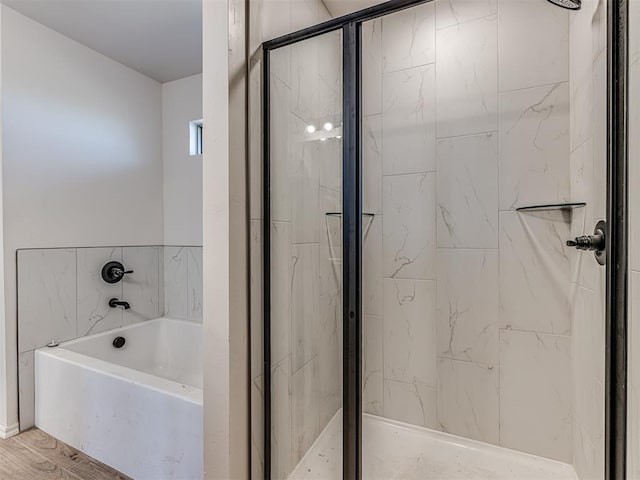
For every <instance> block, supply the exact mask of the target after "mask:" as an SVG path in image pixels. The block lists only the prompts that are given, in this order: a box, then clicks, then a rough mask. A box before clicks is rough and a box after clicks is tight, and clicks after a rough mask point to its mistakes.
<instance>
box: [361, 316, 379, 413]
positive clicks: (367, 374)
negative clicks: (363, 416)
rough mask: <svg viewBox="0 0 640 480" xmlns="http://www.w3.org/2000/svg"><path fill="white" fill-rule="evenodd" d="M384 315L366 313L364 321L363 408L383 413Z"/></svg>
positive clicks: (367, 410)
mask: <svg viewBox="0 0 640 480" xmlns="http://www.w3.org/2000/svg"><path fill="white" fill-rule="evenodd" d="M382 335H383V333H382V317H379V316H376V315H365V316H364V317H363V322H362V409H363V411H364V412H366V413H371V414H372V415H383V414H384V412H383V409H382V405H383V383H382V381H383V373H384V372H383V363H382V358H383V354H382V351H383V341H382V338H383V337H382Z"/></svg>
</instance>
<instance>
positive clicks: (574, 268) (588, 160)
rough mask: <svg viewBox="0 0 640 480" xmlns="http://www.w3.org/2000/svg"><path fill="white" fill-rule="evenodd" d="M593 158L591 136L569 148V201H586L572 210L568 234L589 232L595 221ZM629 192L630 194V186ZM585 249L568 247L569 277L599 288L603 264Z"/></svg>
mask: <svg viewBox="0 0 640 480" xmlns="http://www.w3.org/2000/svg"><path fill="white" fill-rule="evenodd" d="M593 162H594V158H593V139H592V138H590V139H589V140H587V141H586V142H584V143H583V144H582V145H580V146H579V147H578V148H577V149H576V150H574V151H573V152H571V156H570V163H571V166H570V171H571V176H570V178H571V201H572V202H586V203H587V205H586V206H585V207H584V208H580V209H578V210H574V211H573V214H572V216H571V234H570V238H575V237H577V236H580V235H591V234H592V233H593V228H594V226H595V224H596V222H595V221H594V207H593V198H594V191H593V189H594V179H593V168H594V167H593ZM632 177H633V176H632ZM632 181H633V180H632ZM631 192H632V195H633V189H632V190H631ZM632 225H633V222H632ZM584 253H585V252H582V251H580V250H575V249H571V251H570V253H569V259H570V263H571V281H572V282H573V283H576V284H579V285H582V286H584V287H586V288H589V289H591V290H596V289H597V288H598V277H599V270H601V268H602V267H600V265H598V264H597V263H596V262H595V261H594V259H593V256H592V255H584Z"/></svg>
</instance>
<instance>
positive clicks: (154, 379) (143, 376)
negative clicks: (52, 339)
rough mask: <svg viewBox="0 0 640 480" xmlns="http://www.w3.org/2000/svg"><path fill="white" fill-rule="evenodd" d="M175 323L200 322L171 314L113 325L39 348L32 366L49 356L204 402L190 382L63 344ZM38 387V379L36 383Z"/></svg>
mask: <svg viewBox="0 0 640 480" xmlns="http://www.w3.org/2000/svg"><path fill="white" fill-rule="evenodd" d="M166 321H169V322H176V323H181V324H189V325H192V326H200V327H202V326H201V324H199V323H195V322H192V321H189V320H179V319H175V318H170V317H159V318H154V319H152V320H145V321H143V322H139V323H134V324H131V325H126V326H124V327H118V328H113V329H111V330H106V331H104V332H100V333H96V334H93V335H87V336H86V337H81V338H77V339H73V340H69V341H67V342H63V343H61V344H60V345H58V346H57V347H53V348H51V347H41V348H38V349H36V350H35V352H34V364H35V365H34V368H35V369H37V368H38V359H39V358H40V357H42V356H44V357H49V358H52V359H55V360H58V361H61V362H64V363H67V364H70V365H74V366H76V367H79V368H85V369H87V370H90V371H92V372H95V373H97V374H102V375H107V376H109V377H111V378H116V379H118V380H121V381H124V382H127V383H130V384H132V385H134V386H141V387H144V388H148V389H151V390H154V391H156V392H158V393H162V394H166V395H171V396H173V397H176V398H179V399H181V400H185V401H187V402H190V403H194V404H197V405H202V404H203V389H202V388H198V387H195V386H192V385H187V384H184V383H181V382H177V381H175V380H169V379H168V378H164V377H160V376H158V375H154V374H152V373H148V372H144V371H142V370H136V369H134V368H131V367H125V366H123V365H118V364H116V363H111V362H108V361H106V360H102V359H99V358H96V357H92V356H91V355H86V354H84V353H79V352H75V351H73V350H69V349H67V348H65V347H67V346H71V345H74V344H77V343H80V342H82V341H85V340H88V339H95V338H98V337H106V336H110V335H113V334H114V333H118V332H126V331H128V330H132V329H134V328H140V327H141V326H145V325H149V323H161V322H166ZM35 388H37V382H36V385H35Z"/></svg>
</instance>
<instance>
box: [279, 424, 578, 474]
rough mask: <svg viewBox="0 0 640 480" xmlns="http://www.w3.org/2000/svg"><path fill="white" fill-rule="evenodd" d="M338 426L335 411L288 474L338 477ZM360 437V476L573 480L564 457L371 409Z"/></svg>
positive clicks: (339, 437) (339, 469)
mask: <svg viewBox="0 0 640 480" xmlns="http://www.w3.org/2000/svg"><path fill="white" fill-rule="evenodd" d="M341 432H342V418H341V414H340V412H338V414H336V416H335V417H334V418H333V419H332V420H331V422H330V423H329V425H327V427H326V428H325V430H324V431H323V432H322V433H321V434H320V436H319V437H318V439H317V440H316V442H315V443H314V444H313V446H312V447H311V448H310V449H309V451H308V452H307V454H306V455H305V456H304V458H303V459H302V460H300V463H299V464H298V465H297V466H296V468H295V469H294V471H293V472H292V474H291V476H290V477H289V478H290V480H307V479H322V480H327V479H339V478H342V475H341V472H342V452H341V445H342V433H341ZM362 438H363V447H362V463H363V478H364V479H365V480H383V479H384V480H387V479H403V480H413V479H416V480H417V479H420V480H489V479H490V480H578V477H577V476H576V473H575V471H574V470H573V468H572V467H571V466H570V465H567V464H565V463H561V462H556V461H554V460H549V459H546V458H542V457H536V456H534V455H528V454H526V453H521V452H517V451H515V450H509V449H506V448H502V447H497V446H495V445H489V444H487V443H483V442H478V441H474V440H468V439H466V438H461V437H457V436H455V435H449V434H446V433H442V432H437V431H434V430H429V429H427V428H420V427H415V426H412V425H407V424H404V423H400V422H395V421H393V420H388V419H385V418H381V417H376V416H373V415H366V414H365V415H364V418H363V421H362Z"/></svg>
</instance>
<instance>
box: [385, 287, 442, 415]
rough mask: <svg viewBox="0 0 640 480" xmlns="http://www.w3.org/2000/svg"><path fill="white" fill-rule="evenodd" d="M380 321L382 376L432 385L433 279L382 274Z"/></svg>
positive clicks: (433, 370) (433, 373)
mask: <svg viewBox="0 0 640 480" xmlns="http://www.w3.org/2000/svg"><path fill="white" fill-rule="evenodd" d="M383 324H384V326H383V330H384V378H385V379H389V380H397V381H400V382H405V383H421V384H424V385H429V386H435V384H436V371H435V370H436V341H435V337H436V335H435V334H436V282H435V281H424V280H400V279H390V278H385V279H384V321H383ZM385 415H386V414H385Z"/></svg>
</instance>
